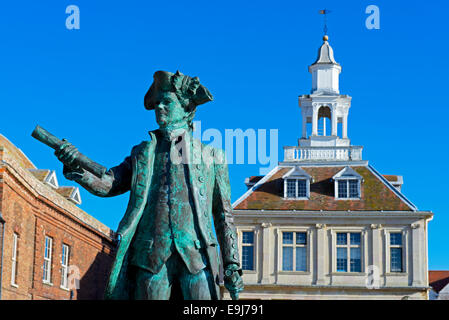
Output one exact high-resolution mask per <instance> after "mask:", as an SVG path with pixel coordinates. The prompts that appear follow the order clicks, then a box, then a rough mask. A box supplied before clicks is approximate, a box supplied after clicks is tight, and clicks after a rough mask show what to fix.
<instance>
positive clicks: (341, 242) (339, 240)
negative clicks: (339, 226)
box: [337, 233, 348, 245]
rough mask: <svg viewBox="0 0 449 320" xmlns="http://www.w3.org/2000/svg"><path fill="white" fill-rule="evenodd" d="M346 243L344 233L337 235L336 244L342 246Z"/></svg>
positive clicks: (346, 237)
mask: <svg viewBox="0 0 449 320" xmlns="http://www.w3.org/2000/svg"><path fill="white" fill-rule="evenodd" d="M347 243H348V235H347V234H346V233H337V244H339V245H344V244H347Z"/></svg>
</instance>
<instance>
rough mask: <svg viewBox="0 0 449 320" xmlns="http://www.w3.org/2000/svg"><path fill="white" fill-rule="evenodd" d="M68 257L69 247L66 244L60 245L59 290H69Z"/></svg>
mask: <svg viewBox="0 0 449 320" xmlns="http://www.w3.org/2000/svg"><path fill="white" fill-rule="evenodd" d="M69 257H70V246H69V245H68V244H65V243H63V244H62V251H61V288H62V289H67V290H68V289H69V287H68V284H69V281H68V275H69Z"/></svg>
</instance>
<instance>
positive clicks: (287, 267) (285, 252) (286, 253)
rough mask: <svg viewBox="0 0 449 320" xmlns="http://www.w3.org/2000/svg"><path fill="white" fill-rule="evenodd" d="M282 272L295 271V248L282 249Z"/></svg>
mask: <svg viewBox="0 0 449 320" xmlns="http://www.w3.org/2000/svg"><path fill="white" fill-rule="evenodd" d="M282 270H284V271H293V248H292V247H283V248H282Z"/></svg>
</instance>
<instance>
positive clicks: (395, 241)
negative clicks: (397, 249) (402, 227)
mask: <svg viewBox="0 0 449 320" xmlns="http://www.w3.org/2000/svg"><path fill="white" fill-rule="evenodd" d="M390 245H393V246H395V245H397V246H401V245H402V234H401V233H390Z"/></svg>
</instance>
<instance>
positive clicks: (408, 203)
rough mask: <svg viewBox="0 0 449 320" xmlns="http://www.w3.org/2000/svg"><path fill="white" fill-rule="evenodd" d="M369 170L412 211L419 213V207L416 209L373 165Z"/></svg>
mask: <svg viewBox="0 0 449 320" xmlns="http://www.w3.org/2000/svg"><path fill="white" fill-rule="evenodd" d="M367 168H368V170H370V171H371V172H372V173H373V174H374V175H375V176H376V177H377V178H378V179H379V180H380V181H382V182H383V183H384V184H385V185H386V186H387V187H388V188H389V189H390V190H391V191H393V193H394V194H396V195H397V196H398V197H399V198H400V199H401V200H402V201H403V202H404V203H405V204H406V205H407V206H408V207H409V208H410V209H412V210H413V211H418V207H416V206H415V205H414V204H413V203H412V202H411V201H410V200H408V199H407V198H406V197H405V196H404V195H403V194H402V192H400V191H399V190H398V189H396V188H395V187H394V186H393V185H392V184H391V183H390V182H389V181H388V180H387V179H385V178H384V176H382V175H381V174H380V173H379V172H377V170H376V169H374V168H373V167H372V166H371V165H368V166H367Z"/></svg>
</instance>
